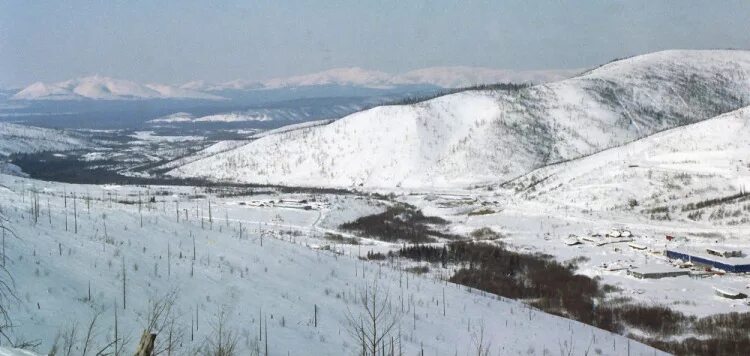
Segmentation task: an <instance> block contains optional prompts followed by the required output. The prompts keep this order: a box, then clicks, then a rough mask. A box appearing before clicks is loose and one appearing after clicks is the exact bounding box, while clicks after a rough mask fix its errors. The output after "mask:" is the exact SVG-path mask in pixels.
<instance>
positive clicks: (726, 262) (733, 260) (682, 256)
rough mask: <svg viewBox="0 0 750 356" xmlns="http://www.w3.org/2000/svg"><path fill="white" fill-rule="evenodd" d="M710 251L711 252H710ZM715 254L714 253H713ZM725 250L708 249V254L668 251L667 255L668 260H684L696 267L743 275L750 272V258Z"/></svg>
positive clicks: (737, 252)
mask: <svg viewBox="0 0 750 356" xmlns="http://www.w3.org/2000/svg"><path fill="white" fill-rule="evenodd" d="M709 251H710V252H709ZM712 252H714V253H712ZM722 252H725V250H720V249H715V248H711V249H707V252H700V251H694V250H687V249H684V250H683V249H679V250H678V249H667V251H666V254H667V257H668V258H671V259H678V260H683V261H686V262H691V263H693V264H695V265H702V266H706V267H712V268H718V269H721V270H724V271H726V272H732V273H743V272H750V258H748V257H747V256H744V257H736V256H742V254H741V252H739V251H731V253H726V254H725V253H722ZM724 256H735V257H724Z"/></svg>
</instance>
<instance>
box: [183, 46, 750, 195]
mask: <svg viewBox="0 0 750 356" xmlns="http://www.w3.org/2000/svg"><path fill="white" fill-rule="evenodd" d="M748 101H750V52H747V51H664V52H657V53H653V54H647V55H643V56H638V57H633V58H629V59H626V60H621V61H617V62H613V63H609V64H607V65H604V66H601V67H599V68H597V69H595V70H592V71H589V72H587V73H585V74H584V75H581V76H579V77H576V78H572V79H568V80H563V81H560V82H555V83H550V84H545V85H538V86H534V87H531V88H526V89H522V90H518V91H513V92H507V91H484V92H479V91H471V92H462V93H458V94H453V95H448V96H444V97H440V98H436V99H433V100H430V101H427V102H423V103H418V104H414V105H407V106H388V107H377V108H374V109H371V110H368V111H364V112H360V113H355V114H353V115H350V116H347V117H345V118H343V119H341V120H338V121H335V122H333V123H331V124H329V125H325V126H317V127H312V128H306V129H301V130H297V131H291V132H286V133H283V134H279V135H269V136H266V137H263V138H261V139H259V140H257V141H254V142H252V143H249V144H247V145H245V146H243V147H239V148H237V149H235V150H231V151H227V152H224V153H221V154H217V155H213V156H210V157H207V158H204V159H201V160H198V161H195V162H193V163H190V164H187V165H185V166H182V167H179V168H177V169H175V170H173V171H171V172H170V174H172V175H174V176H181V177H202V178H208V179H215V180H228V181H239V182H252V183H272V184H286V185H301V186H332V187H352V186H354V187H358V186H363V187H382V188H394V187H428V188H444V187H465V186H469V185H473V184H479V183H483V182H488V181H504V180H509V179H512V178H514V177H517V176H519V175H522V174H525V173H527V172H529V171H530V170H532V169H535V168H538V167H541V166H544V165H547V164H550V163H554V162H559V161H563V160H566V159H572V158H576V157H580V156H583V155H587V154H591V153H594V152H597V151H600V150H602V149H606V148H610V147H614V146H617V145H621V144H623V143H626V142H629V141H632V140H635V139H638V138H641V137H645V136H647V135H649V134H652V133H654V132H658V131H661V130H664V129H668V128H671V127H675V126H678V125H682V124H688V123H692V122H697V121H700V120H704V119H707V118H710V117H713V116H716V115H718V114H721V113H724V112H728V111H731V110H734V109H737V108H739V107H741V106H743V103H746V102H748Z"/></svg>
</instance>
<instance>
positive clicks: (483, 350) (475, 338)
mask: <svg viewBox="0 0 750 356" xmlns="http://www.w3.org/2000/svg"><path fill="white" fill-rule="evenodd" d="M471 343H472V346H473V349H474V354H475V355H477V356H489V355H490V343H489V342H487V341H486V340H485V339H484V320H482V321H481V322H480V323H479V327H477V330H475V331H474V332H473V333H472V334H471Z"/></svg>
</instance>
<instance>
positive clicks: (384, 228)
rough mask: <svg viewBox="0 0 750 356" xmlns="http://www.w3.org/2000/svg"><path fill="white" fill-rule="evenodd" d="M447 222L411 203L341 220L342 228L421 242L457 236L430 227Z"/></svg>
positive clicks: (381, 238) (390, 238)
mask: <svg viewBox="0 0 750 356" xmlns="http://www.w3.org/2000/svg"><path fill="white" fill-rule="evenodd" d="M447 223H448V222H447V221H445V220H444V219H442V218H439V217H434V216H425V215H424V214H422V211H421V210H419V209H416V208H415V207H413V206H410V205H406V204H396V205H393V206H390V207H388V208H387V209H386V211H384V212H382V213H379V214H373V215H368V216H363V217H361V218H358V219H357V220H354V221H351V222H348V223H344V224H342V225H341V226H340V227H341V229H344V230H348V231H354V232H356V233H359V234H362V235H365V236H368V237H372V238H376V239H378V240H382V241H389V242H395V241H406V242H411V243H422V242H432V241H435V237H442V238H448V239H457V238H460V237H459V236H456V235H452V234H448V233H444V232H441V231H438V230H435V229H434V228H433V226H434V225H445V224H447Z"/></svg>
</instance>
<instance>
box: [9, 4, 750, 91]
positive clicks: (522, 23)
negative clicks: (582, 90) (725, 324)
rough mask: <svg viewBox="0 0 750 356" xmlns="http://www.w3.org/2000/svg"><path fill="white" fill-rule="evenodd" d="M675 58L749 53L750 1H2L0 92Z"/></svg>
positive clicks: (588, 64)
mask: <svg viewBox="0 0 750 356" xmlns="http://www.w3.org/2000/svg"><path fill="white" fill-rule="evenodd" d="M673 48H680V49H703V48H742V49H747V48H750V1H747V0H738V1H714V0H711V1H694V0H674V1H657V0H629V1H604V0H601V1H594V0H591V1H588V0H587V1H573V0H549V1H546V0H538V1H527V0H519V1H515V0H513V1H500V0H491V1H472V0H463V1H442V0H409V1H393V0H377V1H376V0H359V1H339V0H299V1H295V0H287V1H279V0H275V1H263V0H255V1H234V0H223V1H211V2H209V1H191V0H161V1H143V0H129V1H115V0H112V1H79V0H66V1H16V0H0V86H2V87H18V86H23V85H27V84H29V83H32V82H35V81H61V80H66V79H70V78H75V77H81V76H85V75H91V74H99V75H106V76H112V77H117V78H124V79H130V80H135V81H141V82H163V83H171V84H179V83H184V82H187V81H190V80H198V79H202V80H206V81H210V82H221V81H227V80H234V79H246V80H263V79H269V78H275V77H285V76H290V75H299V74H306V73H311V72H316V71H321V70H326V69H331V68H338V67H353V66H358V67H362V68H366V69H373V70H382V71H386V72H392V73H400V72H405V71H408V70H412V69H418V68H425V67H432V66H453V65H465V66H481V67H489V68H499V69H515V70H529V69H565V68H585V67H591V66H594V65H597V64H601V63H605V62H608V61H610V60H612V59H615V58H621V57H626V56H630V55H636V54H642V53H647V52H653V51H657V50H662V49H673Z"/></svg>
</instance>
